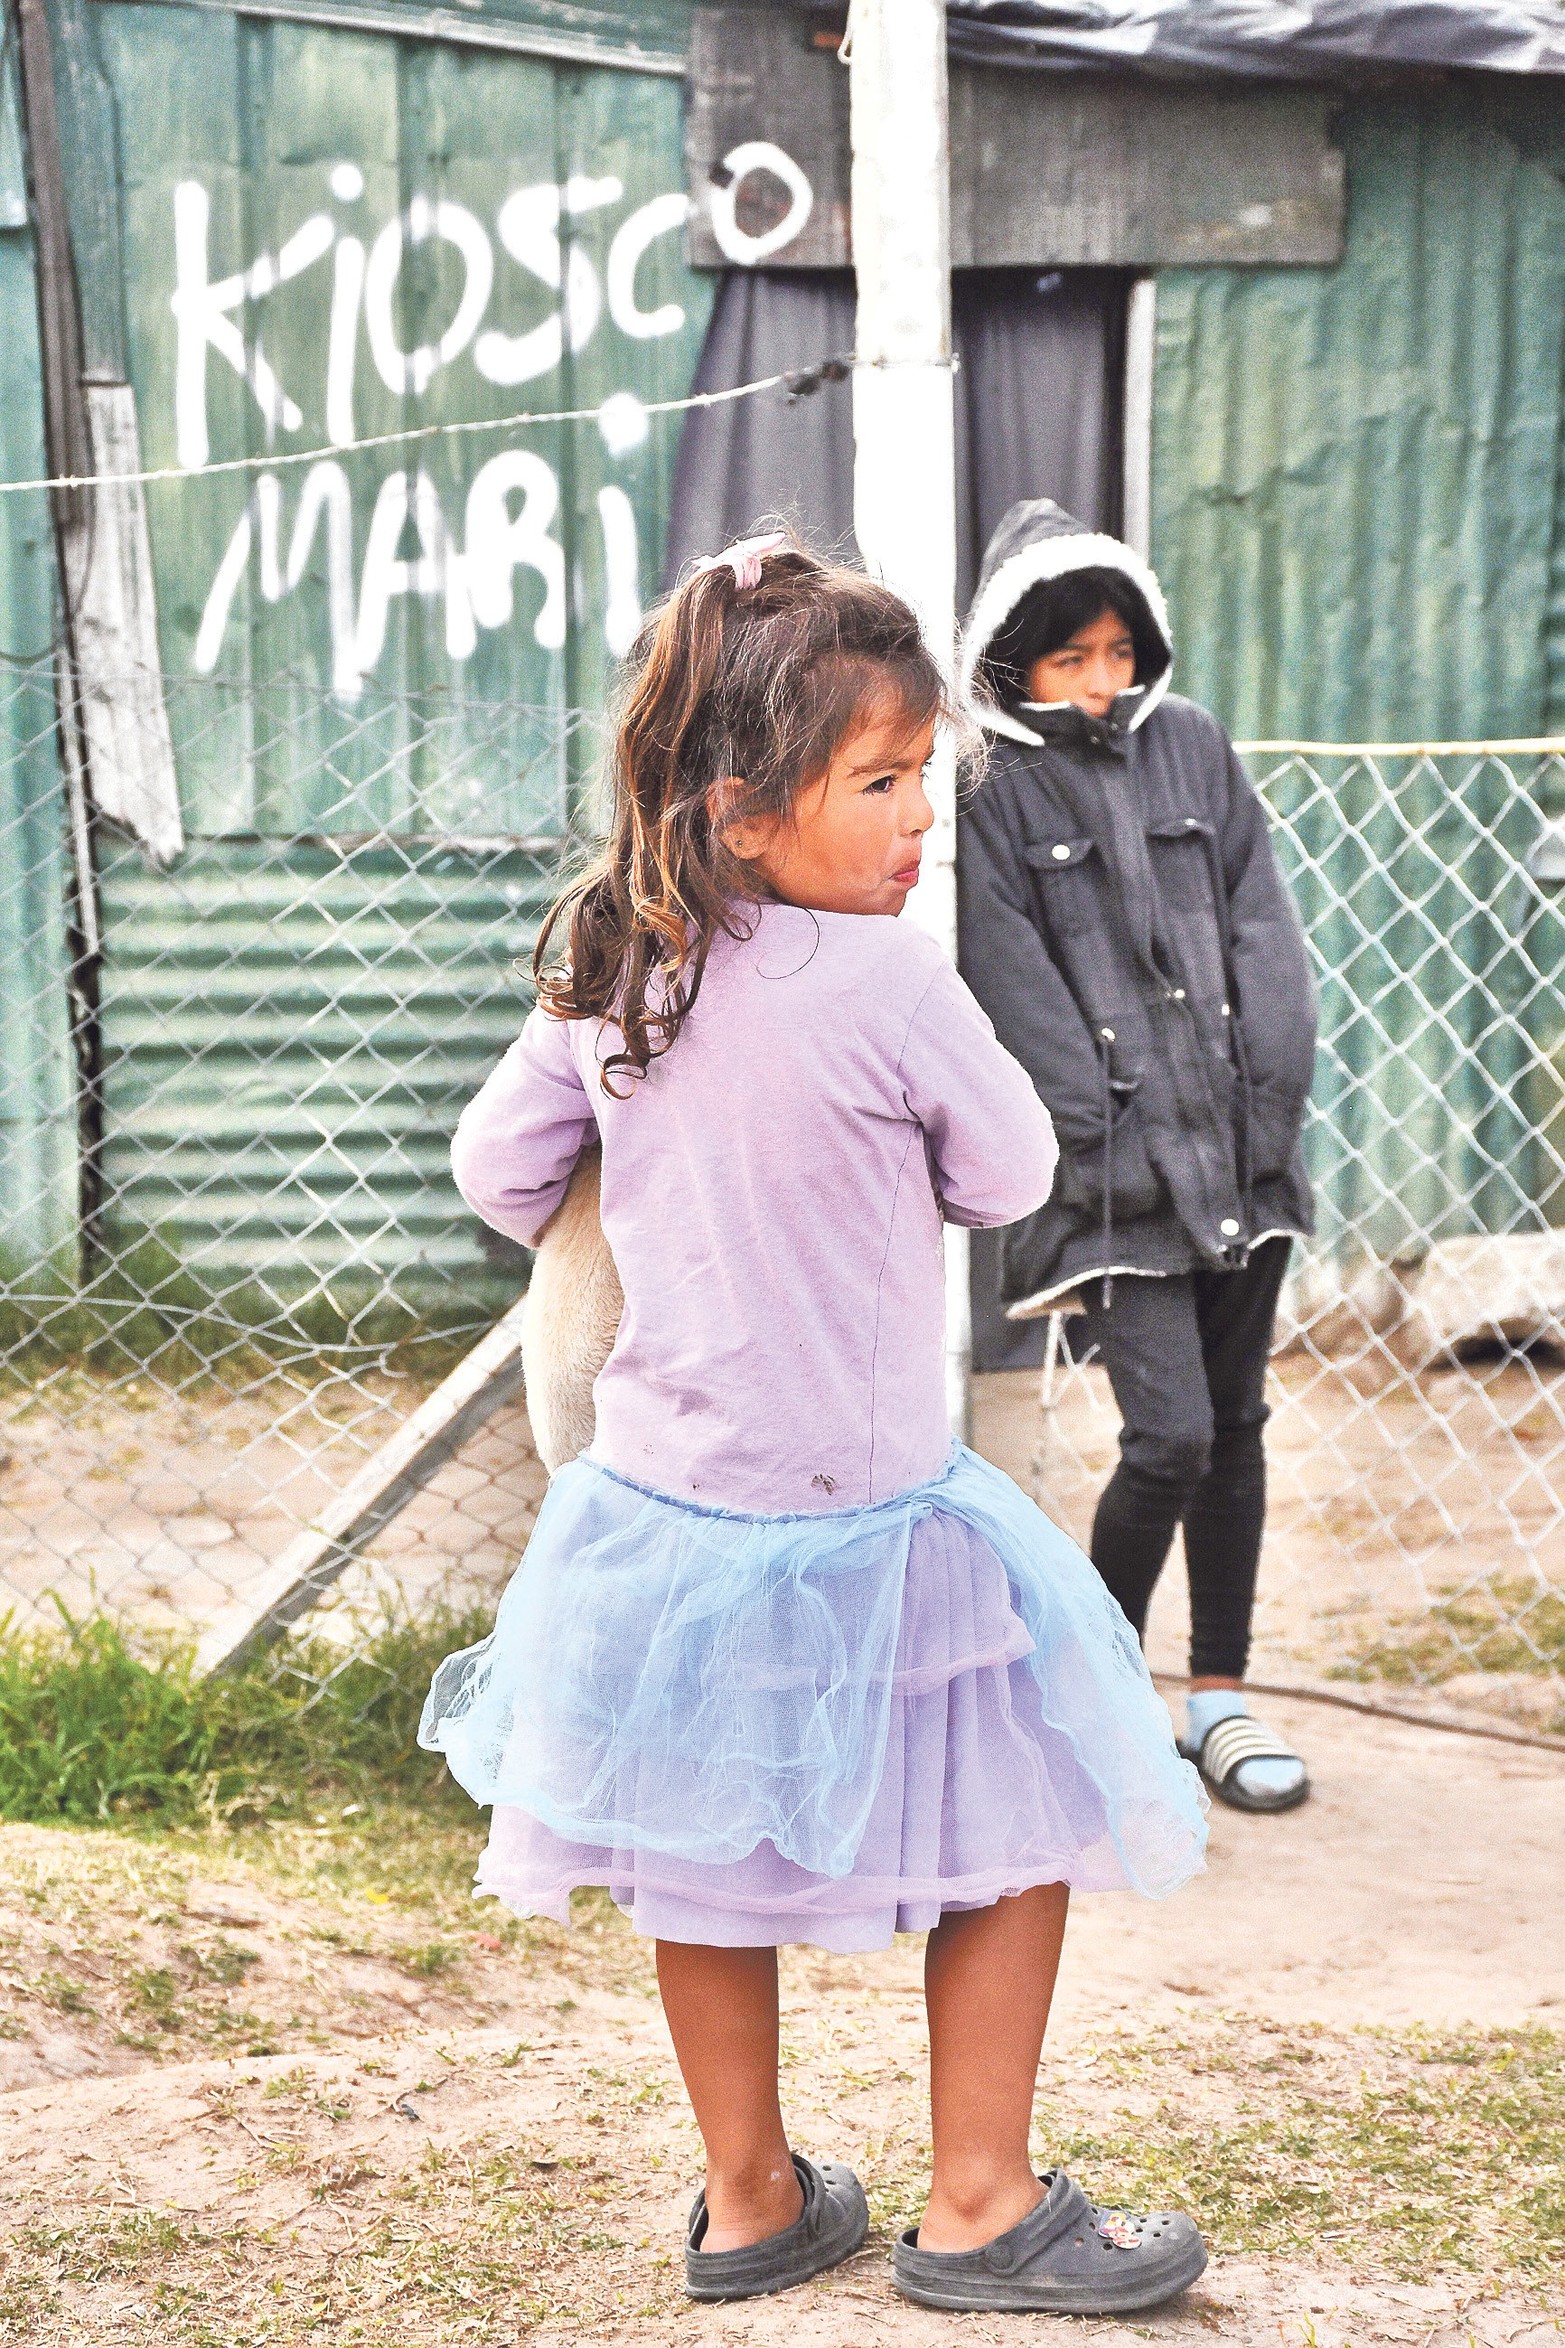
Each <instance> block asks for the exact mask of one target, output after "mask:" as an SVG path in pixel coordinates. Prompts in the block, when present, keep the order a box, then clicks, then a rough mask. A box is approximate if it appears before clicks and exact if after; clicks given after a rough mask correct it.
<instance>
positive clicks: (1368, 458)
mask: <svg viewBox="0 0 1565 2348" xmlns="http://www.w3.org/2000/svg"><path fill="white" fill-rule="evenodd" d="M1339 134H1340V136H1341V138H1342V142H1343V145H1344V148H1345V150H1346V153H1347V157H1348V190H1349V205H1348V233H1347V244H1346V251H1345V255H1344V259H1343V261H1342V264H1341V266H1340V267H1338V268H1336V269H1324V270H1312V269H1296V270H1257V271H1253V272H1249V271H1237V270H1203V271H1199V272H1197V271H1173V272H1169V273H1167V274H1165V275H1163V276H1161V277H1160V278H1159V281H1158V358H1157V385H1156V411H1155V430H1154V456H1153V559H1154V561H1155V562H1156V564H1157V566H1158V569H1159V571H1160V573H1161V575H1162V578H1163V581H1164V584H1165V586H1166V588H1167V589H1168V593H1169V601H1170V604H1171V606H1172V611H1173V618H1174V627H1175V634H1176V638H1177V642H1178V657H1179V668H1178V674H1177V678H1176V682H1178V683H1179V684H1180V685H1181V686H1182V687H1183V689H1184V690H1185V691H1186V692H1189V693H1192V694H1194V695H1195V696H1196V697H1197V698H1198V699H1201V700H1203V701H1206V702H1208V703H1210V704H1211V706H1212V707H1213V708H1214V709H1216V710H1217V711H1218V712H1219V713H1220V714H1221V715H1222V717H1223V718H1224V719H1225V721H1226V722H1227V723H1228V724H1229V726H1230V727H1231V728H1232V729H1233V730H1234V731H1235V732H1237V733H1242V734H1249V735H1263V736H1277V735H1292V736H1303V737H1307V738H1309V739H1312V740H1317V741H1318V740H1327V741H1331V740H1335V741H1406V740H1410V739H1425V740H1427V739H1431V738H1446V739H1450V738H1471V737H1475V736H1509V735H1523V734H1533V733H1536V732H1537V731H1539V730H1540V728H1541V727H1542V725H1543V723H1544V719H1545V715H1546V708H1547V689H1546V679H1545V667H1544V659H1543V638H1544V622H1545V613H1546V609H1547V605H1548V598H1549V589H1550V567H1551V554H1552V547H1553V539H1554V525H1553V512H1554V499H1555V478H1556V469H1557V452H1558V443H1559V437H1560V387H1561V369H1562V359H1565V188H1562V187H1561V184H1560V177H1559V174H1560V171H1561V169H1562V167H1565V122H1562V121H1561V119H1560V117H1559V112H1558V103H1557V101H1551V100H1549V98H1548V96H1547V93H1540V92H1538V91H1537V90H1536V89H1533V88H1529V87H1527V86H1525V85H1524V86H1521V87H1515V86H1512V87H1505V88H1501V87H1494V86H1488V85H1485V86H1483V87H1473V86H1468V87H1462V88H1449V89H1443V90H1442V89H1434V90H1420V91H1418V92H1417V93H1413V94H1407V95H1401V96H1396V95H1387V94H1384V93H1379V94H1376V95H1375V96H1374V97H1372V98H1366V99H1364V100H1361V101H1357V102H1354V103H1352V104H1349V105H1346V106H1345V107H1344V109H1343V112H1342V116H1341V118H1340V122H1339Z"/></svg>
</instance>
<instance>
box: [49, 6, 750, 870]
mask: <svg viewBox="0 0 1565 2348" xmlns="http://www.w3.org/2000/svg"><path fill="white" fill-rule="evenodd" d="M88 18H89V29H90V32H91V34H92V36H93V38H94V40H95V43H96V46H97V49H98V51H99V53H100V55H101V58H102V63H103V67H104V70H105V72H106V74H107V78H108V81H109V84H110V86H111V88H112V91H113V96H114V104H115V109H116V112H117V115H118V119H119V125H120V134H119V153H120V156H121V158H122V173H123V180H122V198H123V215H124V217H123V247H124V253H125V273H126V285H127V298H128V312H129V359H130V374H131V379H132V381H133V383H134V385H135V389H136V396H137V406H138V410H139V415H140V423H141V437H142V449H143V454H144V459H145V462H146V463H147V464H148V465H149V466H161V465H186V466H189V465H193V464H195V463H196V462H198V461H200V460H201V459H203V458H205V457H211V458H217V459H221V458H224V457H231V456H241V455H254V456H260V455H264V454H265V453H266V452H267V451H268V450H271V449H275V450H276V452H277V453H278V454H279V455H288V454H292V453H294V452H297V451H300V450H309V449H325V450H327V451H328V453H327V454H326V455H325V456H323V457H321V458H320V460H319V461H318V462H316V463H313V464H311V465H308V466H300V467H297V468H293V469H288V470H279V471H278V472H276V473H274V474H269V475H265V476H264V477H263V478H262V479H261V480H260V481H256V482H252V481H251V480H247V479H246V478H245V477H243V476H239V477H236V476H220V477H217V478H212V477H208V478H204V479H200V480H192V481H189V482H186V481H176V482H174V483H171V484H167V485H161V486H157V487H154V488H153V489H152V490H151V491H150V492H149V508H148V510H149V518H150V527H151V534H152V548H153V557H154V564H155V568H156V575H157V592H158V603H159V614H160V624H161V635H162V643H163V657H164V666H165V668H166V669H167V670H168V671H169V672H170V674H171V676H172V677H174V678H175V679H184V678H188V677H191V676H201V677H205V676H214V675H215V676H222V677H225V678H230V679H232V680H234V681H235V682H236V683H238V684H239V685H241V686H249V685H250V684H252V683H253V682H260V683H264V684H266V685H268V686H270V685H271V684H273V683H275V681H276V680H278V679H279V678H284V677H286V678H288V679H290V680H292V681H293V682H294V684H295V686H296V687H297V689H298V694H297V698H298V702H299V714H298V717H297V720H296V723H295V726H294V730H293V735H292V744H291V748H290V750H289V753H288V755H287V756H284V757H282V758H281V759H279V758H278V757H277V756H275V755H273V756H271V757H270V758H269V759H268V761H267V762H266V764H265V766H264V769H263V768H258V766H257V764H256V762H255V759H254V757H253V755H252V746H251V744H250V742H249V740H248V738H247V733H246V724H245V711H244V704H243V699H242V696H236V697H235V700H234V702H233V705H232V708H231V711H230V715H229V718H228V721H227V722H226V723H217V722H213V723H212V724H211V725H210V726H209V727H207V728H206V729H205V730H204V731H203V732H202V733H201V734H200V736H199V738H197V739H191V740H187V741H186V742H185V744H184V745H183V748H182V751H181V755H180V759H179V766H180V793H181V800H182V805H183V809H184V817H185V824H186V828H187V830H189V831H192V832H206V833H209V834H220V833H224V832H229V831H239V830H250V829H259V830H265V831H275V832H277V833H278V834H279V835H284V834H289V833H292V832H296V831H301V832H302V831H306V830H313V829H315V828H318V826H319V824H320V823H321V821H322V820H323V818H324V819H325V820H329V821H332V822H335V821H337V820H338V816H337V814H336V813H335V812H329V811H328V810H327V809H323V808H322V807H321V806H320V805H319V804H317V803H316V801H315V800H314V798H313V797H312V793H313V790H314V784H315V779H316V778H318V777H319V776H320V775H321V773H322V771H323V762H322V756H321V751H322V745H323V739H327V738H329V739H331V740H334V741H335V740H338V739H340V737H341V735H342V733H343V731H344V729H343V728H342V727H341V726H340V725H339V724H338V721H337V716H336V710H337V708H339V707H341V708H346V709H348V710H349V711H350V712H351V711H352V710H353V709H354V708H356V707H357V706H359V705H360V703H361V702H362V700H363V698H364V696H366V695H373V694H376V693H379V694H389V695H409V694H411V695H421V694H425V693H437V694H439V695H440V696H441V697H442V698H443V700H444V701H445V702H446V703H447V704H448V705H457V704H461V703H464V702H468V701H471V702H473V703H475V704H479V705H488V704H490V703H493V702H497V701H526V702H531V703H535V704H537V705H539V706H540V707H545V708H550V707H552V708H554V709H555V710H557V711H558V710H563V709H565V708H569V707H579V706H583V705H585V706H594V705H596V703H597V702H598V701H599V699H600V698H601V693H602V687H603V679H604V674H605V669H606V666H607V663H608V660H609V657H610V655H611V654H612V653H613V652H614V651H615V650H617V649H619V648H621V647H622V646H623V644H624V642H625V641H626V639H627V637H628V634H629V632H630V630H631V628H632V627H633V625H634V620H635V616H636V613H637V611H638V609H639V604H640V601H641V600H642V599H643V598H645V597H648V596H650V594H651V593H652V591H653V589H654V587H655V584H656V580H657V577H658V569H659V563H660V559H661V552H662V547H661V524H662V516H663V513H664V511H665V509H666V505H667V498H668V487H669V479H670V473H671V467H672V461H673V451H674V444H675V439H676V436H677V420H676V419H672V418H648V417H647V416H646V415H645V413H644V406H645V403H647V402H648V401H651V400H654V399H658V398H662V397H666V396H668V395H670V394H674V395H677V394H678V393H680V392H682V391H683V390H684V389H685V388H686V387H687V385H688V383H689V381H690V378H691V375H692V372H693V369H694V365H695V360H696V356H697V354H698V352H699V349H700V344H701V338H702V334H703V332H704V328H705V323H706V315H707V308H708V305H709V301H710V285H709V281H708V280H706V279H703V278H700V277H698V276H695V275H694V274H693V273H691V272H690V271H689V270H687V269H686V267H685V264H684V259H683V254H682V250H681V234H680V230H681V223H682V218H683V205H684V197H683V192H682V191H683V185H684V171H683V159H682V149H681V135H680V100H681V92H680V88H679V85H678V84H677V83H676V82H673V81H670V80H668V79H666V78H663V77H657V76H649V75H638V74H632V73H626V72H619V71H614V72H609V71H590V70H579V69H576V68H572V67H566V66H562V65H556V64H551V63H549V62H547V61H544V60H541V59H537V58H531V57H525V56H506V55H500V54H494V53H486V52H476V51H473V50H467V49H459V48H457V47H454V46H452V45H451V44H449V43H445V42H439V41H426V42H419V41H403V40H394V39H389V38H384V37H380V36H376V35H372V34H361V33H356V32H348V31H338V30H331V29H327V28H325V27H322V26H318V25H313V24H296V23H283V22H266V21H260V20H257V19H254V18H251V17H248V16H243V17H241V16H237V15H232V14H229V13H227V12H218V11H213V12H211V13H206V12H192V11H190V10H188V9H183V8H179V7H159V6H146V5H140V4H136V0H117V4H116V5H113V6H103V5H97V6H94V7H92V8H91V9H90V10H89V11H88ZM551 276H555V277H563V281H564V282H563V286H557V285H551V284H550V283H549V282H548V281H549V279H550V277H551ZM241 280H242V281H243V284H242V286H241ZM224 288H226V291H221V290H214V289H224ZM225 303H226V305H227V306H226V307H224V306H223V305H224V304H225ZM236 336H237V337H242V340H243V351H242V352H241V350H240V347H239V342H238V341H237V340H236V339H235V338H236ZM241 358H242V359H243V370H242V368H241V365H240V360H241ZM608 401H613V402H614V405H613V406H611V407H610V408H609V409H608V411H607V413H606V415H605V417H604V423H603V427H602V428H601V429H600V428H598V427H597V426H594V425H590V424H589V425H586V426H582V427H572V426H556V427H546V428H529V429H526V430H522V431H514V430H513V431H508V432H505V433H496V434H481V435H477V436H466V437H455V438H444V439H443V438H438V437H437V438H432V439H430V440H428V441H425V442H422V443H420V444H418V445H417V446H415V447H413V448H411V449H410V448H408V447H405V446H404V447H386V448H379V449H374V450H369V451H363V452H360V453H356V454H350V453H343V454H341V455H336V454H333V453H331V444H333V443H334V442H344V441H347V440H349V439H351V438H354V437H360V438H362V437H364V436H368V435H374V434H377V433H387V432H396V431H401V430H404V429H409V428H414V429H422V428H425V427H439V426H442V425H448V424H453V423H465V422H469V421H472V420H474V419H484V418H496V417H501V416H505V415H507V414H510V413H512V412H515V411H516V410H519V409H542V410H549V409H554V408H560V407H572V408H574V407H585V408H588V409H597V408H599V407H601V406H602V404H603V403H605V402H608ZM301 516H303V520H302V521H301ZM567 622H569V623H570V624H569V625H567ZM312 698H313V704H314V707H315V709H316V710H318V711H319V713H320V719H319V724H317V723H316V722H315V721H314V720H313V719H312V718H311V717H310V715H309V714H308V712H307V711H306V709H305V706H304V705H305V704H306V703H307V702H309V701H311V699H312ZM323 729H324V734H323ZM274 749H275V745H274ZM341 772H342V770H341V763H340V761H339V762H338V775H337V777H335V778H334V779H333V781H332V783H331V785H330V789H331V792H332V807H333V809H335V806H336V802H337V798H338V796H339V792H338V783H339V781H340V779H341ZM374 772H375V770H374V769H373V768H368V769H366V776H367V777H369V776H372V775H373V773H374ZM360 828H364V829H368V828H371V827H370V824H369V823H368V822H366V823H364V824H362V825H361V827H360Z"/></svg>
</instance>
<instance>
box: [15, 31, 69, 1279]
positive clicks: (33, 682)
mask: <svg viewBox="0 0 1565 2348" xmlns="http://www.w3.org/2000/svg"><path fill="white" fill-rule="evenodd" d="M13 57H14V51H13V52H11V53H10V54H9V55H8V57H7V59H6V63H5V72H4V80H3V82H0V317H3V318H4V320H5V328H4V332H3V333H0V471H3V475H4V478H6V479H7V480H11V481H28V480H36V479H37V478H38V477H39V475H40V474H42V473H43V472H45V471H46V470H47V468H46V466H45V464H44V449H43V386H42V377H41V374H40V369H39V356H38V298H37V293H36V291H35V288H34V283H33V240H32V235H31V232H30V230H29V228H28V223H27V196H26V187H25V182H24V178H23V173H22V158H21V145H20V137H19V131H18V115H17V103H16V89H15V82H14V78H13V67H12V58H13ZM53 600H54V556H53V547H52V542H51V536H50V529H49V515H48V509H47V507H46V505H45V502H44V500H43V498H42V496H28V497H7V498H0V1005H3V1006H4V1016H3V1017H0V1166H3V1180H0V1275H3V1276H4V1277H5V1279H6V1280H7V1282H8V1283H16V1284H18V1285H20V1286H22V1287H24V1288H28V1289H38V1288H41V1289H43V1290H45V1291H47V1290H49V1289H52V1288H54V1287H56V1286H57V1285H61V1284H68V1283H69V1281H70V1280H71V1278H72V1276H73V1274H74V1270H75V1265H76V1243H77V1170H76V1108H75V1079H74V1072H73V1066H72V1058H71V1042H70V1024H69V1014H68V1005H67V994H66V972H67V959H66V944H65V935H64V911H65V874H64V868H63V859H62V850H63V844H64V823H63V820H62V809H61V789H60V770H59V761H58V758H57V755H56V748H55V734H54V680H53V675H52V670H51V665H50V644H51V639H52V624H53Z"/></svg>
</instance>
